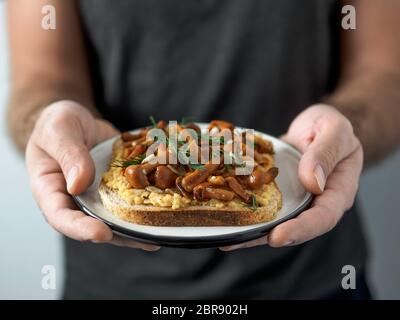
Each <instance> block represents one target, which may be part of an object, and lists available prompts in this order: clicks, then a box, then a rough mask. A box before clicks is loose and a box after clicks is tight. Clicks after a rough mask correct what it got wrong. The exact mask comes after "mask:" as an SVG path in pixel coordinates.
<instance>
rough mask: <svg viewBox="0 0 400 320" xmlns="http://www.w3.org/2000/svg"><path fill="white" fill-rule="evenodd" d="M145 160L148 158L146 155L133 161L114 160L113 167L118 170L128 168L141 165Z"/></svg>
mask: <svg viewBox="0 0 400 320" xmlns="http://www.w3.org/2000/svg"><path fill="white" fill-rule="evenodd" d="M144 158H146V154H145V153H143V154H141V155H138V156H137V157H135V158H133V159H129V160H122V159H114V161H113V162H112V164H111V166H112V167H117V168H127V167H129V166H133V165H136V164H141V163H142V161H143V159H144Z"/></svg>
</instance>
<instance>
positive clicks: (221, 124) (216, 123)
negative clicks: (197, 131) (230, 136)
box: [208, 120, 235, 131]
mask: <svg viewBox="0 0 400 320" xmlns="http://www.w3.org/2000/svg"><path fill="white" fill-rule="evenodd" d="M212 128H218V129H219V130H223V129H228V130H231V131H233V129H235V126H234V125H233V124H232V123H230V122H228V121H223V120H213V121H211V122H210V125H209V126H208V130H211V129H212Z"/></svg>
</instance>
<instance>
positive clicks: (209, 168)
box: [182, 163, 219, 193]
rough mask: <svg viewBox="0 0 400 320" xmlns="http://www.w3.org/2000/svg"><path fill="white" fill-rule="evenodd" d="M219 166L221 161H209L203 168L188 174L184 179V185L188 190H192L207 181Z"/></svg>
mask: <svg viewBox="0 0 400 320" xmlns="http://www.w3.org/2000/svg"><path fill="white" fill-rule="evenodd" d="M218 167H219V163H216V164H214V163H207V164H205V165H204V167H203V168H201V169H197V170H194V171H193V172H191V173H189V174H187V175H186V176H185V177H184V178H183V179H182V186H183V187H184V188H185V190H186V191H187V192H189V193H190V192H192V191H193V188H194V187H195V186H197V185H198V184H200V183H202V182H203V181H205V180H206V179H207V178H208V177H209V176H210V175H211V174H212V173H213V172H214V171H215V170H217V169H218Z"/></svg>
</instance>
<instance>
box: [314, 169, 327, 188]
mask: <svg viewBox="0 0 400 320" xmlns="http://www.w3.org/2000/svg"><path fill="white" fill-rule="evenodd" d="M314 176H315V178H316V179H317V183H318V187H319V189H320V190H321V192H322V191H324V189H325V183H326V177H325V173H324V170H322V167H321V166H320V165H319V164H317V165H316V166H315V169H314Z"/></svg>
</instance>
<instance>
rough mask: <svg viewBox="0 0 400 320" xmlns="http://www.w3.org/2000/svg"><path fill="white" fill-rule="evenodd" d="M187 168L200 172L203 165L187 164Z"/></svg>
mask: <svg viewBox="0 0 400 320" xmlns="http://www.w3.org/2000/svg"><path fill="white" fill-rule="evenodd" d="M188 166H189V167H190V168H192V169H193V170H201V169H203V168H204V165H202V164H200V163H188Z"/></svg>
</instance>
